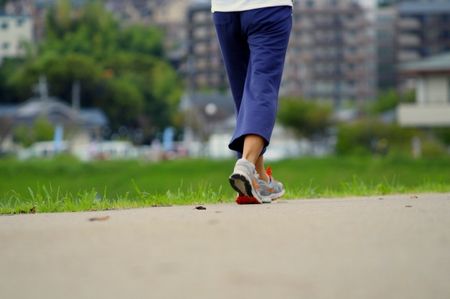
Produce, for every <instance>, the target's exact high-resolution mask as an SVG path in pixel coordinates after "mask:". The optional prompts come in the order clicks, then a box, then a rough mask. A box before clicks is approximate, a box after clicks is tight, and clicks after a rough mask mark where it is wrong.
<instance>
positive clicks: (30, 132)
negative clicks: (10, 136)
mask: <svg viewBox="0 0 450 299" xmlns="http://www.w3.org/2000/svg"><path fill="white" fill-rule="evenodd" d="M53 134H54V128H53V126H52V124H51V123H50V122H49V121H48V120H47V119H46V118H44V117H39V118H37V119H36V120H35V121H34V123H33V125H32V126H31V127H30V126H26V125H21V126H18V127H16V128H15V129H14V139H15V140H16V142H18V143H20V144H22V145H23V146H25V147H28V146H30V145H32V144H33V143H35V142H38V141H49V140H52V139H53Z"/></svg>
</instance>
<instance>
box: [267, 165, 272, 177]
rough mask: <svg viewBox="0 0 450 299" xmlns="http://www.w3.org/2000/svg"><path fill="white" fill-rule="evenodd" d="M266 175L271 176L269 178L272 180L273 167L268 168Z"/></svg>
mask: <svg viewBox="0 0 450 299" xmlns="http://www.w3.org/2000/svg"><path fill="white" fill-rule="evenodd" d="M266 174H267V175H268V176H269V178H272V167H270V166H269V167H267V169H266Z"/></svg>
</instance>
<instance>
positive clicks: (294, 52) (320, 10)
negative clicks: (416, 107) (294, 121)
mask: <svg viewBox="0 0 450 299" xmlns="http://www.w3.org/2000/svg"><path fill="white" fill-rule="evenodd" d="M294 9H295V11H294V22H293V28H292V35H291V42H290V46H289V50H288V55H287V58H286V59H287V61H286V65H285V74H284V80H283V86H282V90H281V93H282V94H284V95H292V96H302V97H304V98H310V99H331V100H333V101H334V103H335V105H336V106H339V105H340V103H341V102H342V101H343V100H354V101H360V100H365V99H371V98H373V97H374V96H375V87H376V72H375V71H376V70H375V61H376V55H375V38H374V32H373V28H374V27H373V23H372V22H373V21H372V20H371V18H370V12H369V11H368V9H367V8H365V7H363V6H362V5H360V4H359V3H358V2H357V1H351V0H339V1H333V0H315V1H311V0H305V1H300V2H297V3H296V5H295V6H294Z"/></svg>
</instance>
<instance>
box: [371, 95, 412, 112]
mask: <svg viewBox="0 0 450 299" xmlns="http://www.w3.org/2000/svg"><path fill="white" fill-rule="evenodd" d="M414 101H415V91H414V90H409V91H406V92H404V93H403V94H400V93H398V92H397V91H396V90H395V89H390V90H387V91H385V92H383V93H382V94H380V96H379V97H378V99H377V100H376V101H375V102H373V103H370V106H369V113H371V114H379V113H383V112H387V111H390V110H393V109H395V108H396V107H397V105H398V104H399V103H411V102H414Z"/></svg>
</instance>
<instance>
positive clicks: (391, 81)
mask: <svg viewBox="0 0 450 299" xmlns="http://www.w3.org/2000/svg"><path fill="white" fill-rule="evenodd" d="M396 24H397V11H396V9H395V7H393V6H385V7H380V8H378V10H377V16H376V32H377V33H376V37H377V82H378V90H379V91H383V90H389V89H393V88H396V86H397V71H396V63H397V30H396Z"/></svg>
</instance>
